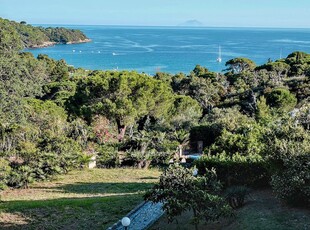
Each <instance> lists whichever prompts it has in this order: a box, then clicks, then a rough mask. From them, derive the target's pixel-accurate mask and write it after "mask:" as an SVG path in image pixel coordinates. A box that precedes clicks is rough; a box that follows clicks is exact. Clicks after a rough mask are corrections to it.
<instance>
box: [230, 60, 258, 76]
mask: <svg viewBox="0 0 310 230" xmlns="http://www.w3.org/2000/svg"><path fill="white" fill-rule="evenodd" d="M225 66H228V68H227V69H226V70H228V71H231V72H232V73H233V74H239V73H242V72H244V71H251V70H254V68H255V66H256V64H255V63H254V62H253V61H252V60H250V59H248V58H242V57H240V58H234V59H231V60H229V61H227V62H226V63H225Z"/></svg>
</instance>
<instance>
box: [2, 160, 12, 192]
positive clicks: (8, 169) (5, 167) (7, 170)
mask: <svg viewBox="0 0 310 230" xmlns="http://www.w3.org/2000/svg"><path fill="white" fill-rule="evenodd" d="M10 172H11V167H10V166H9V162H8V161H7V160H5V159H1V158H0V191H1V190H3V189H4V188H5V187H6V183H7V180H8V178H9V175H10Z"/></svg>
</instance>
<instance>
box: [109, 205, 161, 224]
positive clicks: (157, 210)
mask: <svg viewBox="0 0 310 230" xmlns="http://www.w3.org/2000/svg"><path fill="white" fill-rule="evenodd" d="M162 206H163V204H162V203H156V204H153V203H151V202H143V203H141V204H140V205H139V206H137V207H136V208H135V209H133V210H132V211H131V212H130V213H128V214H127V215H126V216H127V217H129V219H130V220H131V223H130V226H129V227H128V228H127V230H145V229H147V228H148V227H150V226H151V225H152V224H153V223H154V222H155V221H156V220H158V219H159V218H160V217H161V216H162V215H163V214H164V211H163V210H162ZM122 218H123V217H122ZM108 229H109V230H123V229H124V227H123V226H122V224H121V220H119V221H118V222H117V223H115V224H114V225H113V226H111V227H110V228H108Z"/></svg>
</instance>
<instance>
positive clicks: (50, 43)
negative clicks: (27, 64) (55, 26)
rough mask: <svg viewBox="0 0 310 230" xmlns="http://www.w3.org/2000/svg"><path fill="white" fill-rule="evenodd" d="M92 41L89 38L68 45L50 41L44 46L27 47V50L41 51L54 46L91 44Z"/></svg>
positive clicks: (70, 42) (67, 43) (44, 43)
mask: <svg viewBox="0 0 310 230" xmlns="http://www.w3.org/2000/svg"><path fill="white" fill-rule="evenodd" d="M91 41H92V40H91V39H89V38H86V39H83V40H82V39H80V40H78V41H69V42H66V43H62V42H51V41H48V42H43V44H40V45H32V46H30V47H25V48H26V49H40V48H46V47H51V46H54V45H72V44H81V43H88V42H91Z"/></svg>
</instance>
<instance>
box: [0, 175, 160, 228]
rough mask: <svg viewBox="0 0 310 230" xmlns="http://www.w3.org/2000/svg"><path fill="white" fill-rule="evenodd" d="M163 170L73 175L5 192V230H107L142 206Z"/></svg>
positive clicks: (1, 214) (1, 215)
mask: <svg viewBox="0 0 310 230" xmlns="http://www.w3.org/2000/svg"><path fill="white" fill-rule="evenodd" d="M159 175H160V172H159V171H158V170H137V169H93V170H83V171H73V172H70V173H69V174H68V175H62V176H59V177H58V178H57V179H56V180H55V181H51V182H41V183H35V184H32V185H31V186H30V188H29V189H16V190H7V191H4V192H2V201H3V202H2V203H0V229H106V228H107V227H109V226H110V225H112V224H113V223H115V222H116V221H117V220H118V219H119V218H121V217H123V216H124V215H126V213H128V212H129V211H130V210H131V209H132V208H134V207H135V206H136V205H138V204H139V203H140V202H142V200H143V199H142V195H143V194H144V192H145V190H147V189H149V188H151V187H152V186H153V184H154V183H155V182H157V180H158V177H159Z"/></svg>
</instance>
